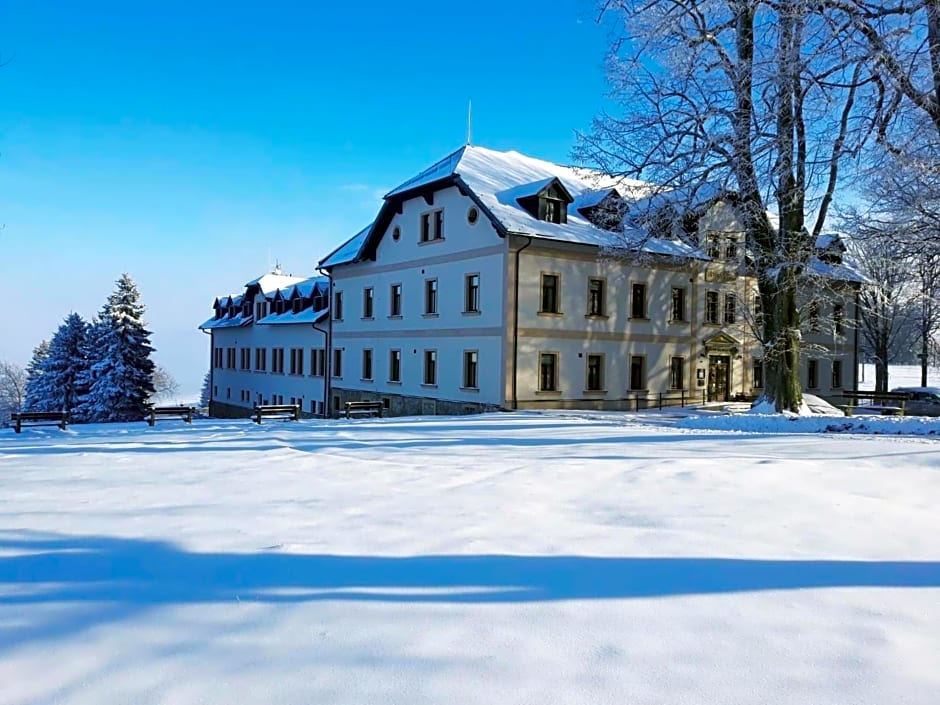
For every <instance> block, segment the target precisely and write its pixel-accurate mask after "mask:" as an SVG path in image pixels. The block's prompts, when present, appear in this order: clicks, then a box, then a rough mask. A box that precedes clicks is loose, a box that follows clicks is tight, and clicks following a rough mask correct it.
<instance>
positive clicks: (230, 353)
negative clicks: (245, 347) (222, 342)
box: [225, 348, 235, 370]
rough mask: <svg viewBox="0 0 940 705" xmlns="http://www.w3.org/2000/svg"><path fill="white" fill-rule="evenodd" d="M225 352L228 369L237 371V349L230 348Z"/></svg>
mask: <svg viewBox="0 0 940 705" xmlns="http://www.w3.org/2000/svg"><path fill="white" fill-rule="evenodd" d="M225 352H226V355H225V357H226V362H227V363H228V364H227V365H226V367H228V368H229V369H230V370H234V369H235V348H228V350H226V351H225Z"/></svg>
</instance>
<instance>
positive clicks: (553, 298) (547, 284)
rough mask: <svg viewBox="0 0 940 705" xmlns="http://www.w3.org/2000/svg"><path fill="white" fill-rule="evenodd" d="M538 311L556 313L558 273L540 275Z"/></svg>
mask: <svg viewBox="0 0 940 705" xmlns="http://www.w3.org/2000/svg"><path fill="white" fill-rule="evenodd" d="M540 305H541V308H540V309H539V312H540V313H558V275H557V274H543V275H542V295H541V302H540Z"/></svg>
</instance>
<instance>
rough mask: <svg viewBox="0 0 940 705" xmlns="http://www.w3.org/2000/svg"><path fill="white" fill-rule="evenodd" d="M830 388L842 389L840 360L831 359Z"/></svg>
mask: <svg viewBox="0 0 940 705" xmlns="http://www.w3.org/2000/svg"><path fill="white" fill-rule="evenodd" d="M831 386H832V388H833V389H842V360H833V361H832V385H831Z"/></svg>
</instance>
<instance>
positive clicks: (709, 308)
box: [705, 291, 718, 325]
mask: <svg viewBox="0 0 940 705" xmlns="http://www.w3.org/2000/svg"><path fill="white" fill-rule="evenodd" d="M705 322H706V323H711V324H713V325H718V292H717V291H706V292H705Z"/></svg>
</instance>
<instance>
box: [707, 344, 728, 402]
mask: <svg viewBox="0 0 940 705" xmlns="http://www.w3.org/2000/svg"><path fill="white" fill-rule="evenodd" d="M730 377H731V357H730V356H729V355H709V357H708V401H728V387H729V386H730V381H731V380H730Z"/></svg>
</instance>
